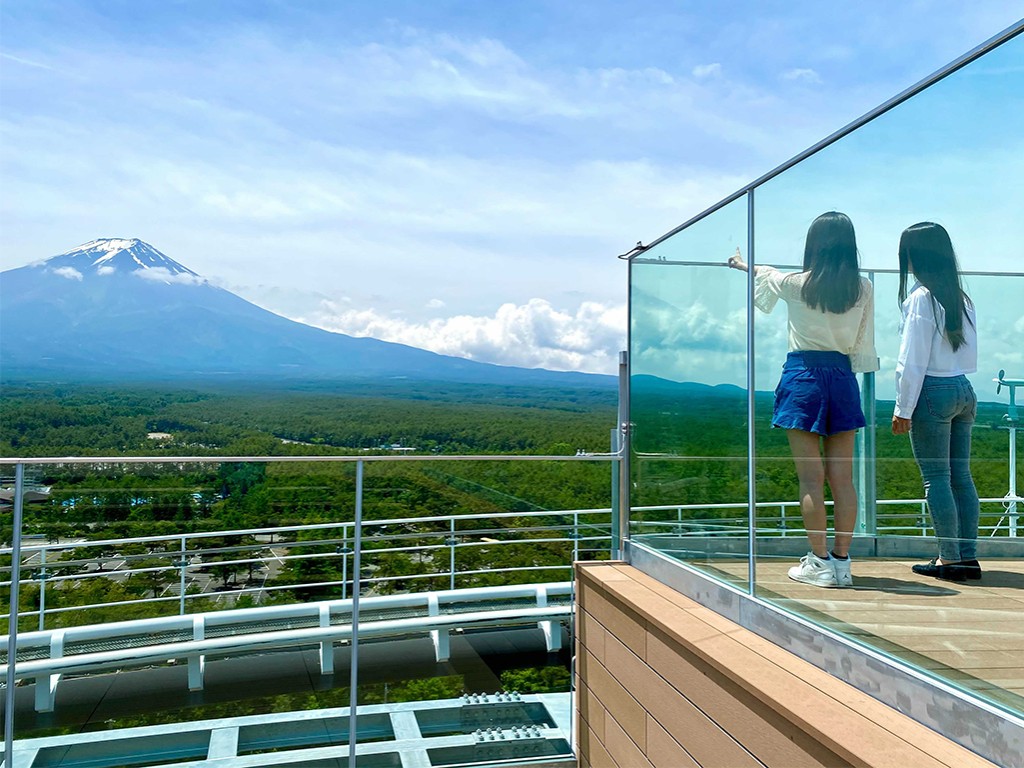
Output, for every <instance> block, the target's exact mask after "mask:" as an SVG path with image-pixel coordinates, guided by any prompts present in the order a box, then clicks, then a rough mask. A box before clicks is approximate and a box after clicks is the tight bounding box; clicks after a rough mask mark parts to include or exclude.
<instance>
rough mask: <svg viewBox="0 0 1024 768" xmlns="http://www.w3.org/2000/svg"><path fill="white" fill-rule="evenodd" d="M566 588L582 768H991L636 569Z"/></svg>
mask: <svg viewBox="0 0 1024 768" xmlns="http://www.w3.org/2000/svg"><path fill="white" fill-rule="evenodd" d="M576 576H577V592H576V595H577V598H576V599H577V604H576V690H577V697H576V718H577V726H578V727H577V730H576V733H577V739H578V752H579V761H580V765H581V766H583V767H584V768H589V767H591V766H592V767H593V768H758V767H759V766H769V768H774V767H776V766H777V767H778V768H812V767H813V766H828V767H829V768H839V767H841V766H892V767H893V768H897V767H898V768H905V767H906V766H913V768H942V767H945V768H973V767H974V766H992V765H993V763H990V762H988V761H987V760H984V759H982V758H981V757H979V756H977V755H975V754H974V753H972V752H970V751H968V750H966V749H964V748H963V747H961V746H959V745H957V744H955V743H953V742H952V741H950V740H949V739H947V738H945V737H944V736H942V735H941V734H938V733H935V732H934V731H931V730H929V729H928V728H926V727H925V726H923V725H920V724H919V723H917V722H915V721H913V720H911V719H910V718H908V717H906V716H905V715H903V714H901V713H899V712H897V711H896V710H894V709H892V708H890V707H888V706H886V705H885V704H882V703H881V702H879V701H877V700H875V699H873V698H871V697H870V696H868V695H867V694H864V693H862V692H861V691H858V690H856V689H855V688H853V687H852V686H850V685H847V684H846V683H844V682H842V681H840V680H837V679H836V678H834V677H832V676H831V675H829V674H828V673H826V672H824V671H822V670H820V669H818V668H817V667H815V666H813V665H811V664H809V663H807V662H805V661H803V660H802V659H799V658H797V657H796V656H794V655H793V654H791V653H789V652H788V651H786V650H784V649H782V648H779V647H778V646H776V645H773V644H772V643H770V642H768V641H767V640H764V639H763V638H761V637H759V636H757V635H755V634H754V633H752V632H750V631H749V630H746V629H744V628H742V627H740V626H738V625H736V624H734V623H732V622H731V621H729V620H727V619H725V618H724V617H722V616H719V615H718V614H716V613H714V612H713V611H710V610H709V609H707V608H704V607H703V606H701V605H699V604H697V603H695V602H693V601H692V600H690V599H688V598H686V597H684V596H683V595H681V594H679V593H678V592H675V591H674V590H672V589H670V588H669V587H666V586H665V585H663V584H661V583H659V582H657V581H655V580H654V579H652V578H651V577H649V576H647V575H646V574H644V573H641V572H640V571H638V570H636V569H635V568H631V567H629V566H627V565H625V564H622V563H580V564H577V568H576Z"/></svg>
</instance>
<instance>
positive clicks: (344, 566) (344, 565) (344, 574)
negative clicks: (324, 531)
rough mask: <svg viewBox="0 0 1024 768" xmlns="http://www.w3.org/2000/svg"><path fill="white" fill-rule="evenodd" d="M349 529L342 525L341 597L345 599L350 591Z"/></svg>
mask: <svg viewBox="0 0 1024 768" xmlns="http://www.w3.org/2000/svg"><path fill="white" fill-rule="evenodd" d="M348 555H349V548H348V530H347V529H346V528H345V526H344V525H343V526H341V599H342V600H344V599H346V597H347V593H348Z"/></svg>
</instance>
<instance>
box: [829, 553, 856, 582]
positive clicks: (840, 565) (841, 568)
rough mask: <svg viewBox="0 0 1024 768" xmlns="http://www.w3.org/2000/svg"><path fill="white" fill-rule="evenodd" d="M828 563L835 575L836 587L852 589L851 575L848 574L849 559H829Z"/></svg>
mask: <svg viewBox="0 0 1024 768" xmlns="http://www.w3.org/2000/svg"><path fill="white" fill-rule="evenodd" d="M828 562H830V563H832V569H833V570H834V571H835V574H836V586H837V587H852V586H853V574H851V573H850V557H849V556H847V558H846V559H845V560H840V559H839V558H838V557H830V558H829V559H828Z"/></svg>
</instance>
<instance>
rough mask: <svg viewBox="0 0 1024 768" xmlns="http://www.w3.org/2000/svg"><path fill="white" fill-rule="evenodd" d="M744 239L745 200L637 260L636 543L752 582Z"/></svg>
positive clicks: (633, 299) (633, 333)
mask: <svg viewBox="0 0 1024 768" xmlns="http://www.w3.org/2000/svg"><path fill="white" fill-rule="evenodd" d="M746 238H747V201H746V199H745V198H741V199H738V200H736V201H734V202H732V203H730V204H729V205H727V206H725V207H723V208H722V209H720V210H718V211H716V212H715V213H714V214H712V215H711V216H708V217H706V218H705V219H703V220H701V221H699V222H698V223H696V224H694V225H693V226H691V227H689V228H687V229H686V230H684V231H682V232H680V233H679V234H677V235H674V236H673V237H671V238H669V239H667V240H665V241H664V242H662V243H661V244H659V245H657V246H655V247H654V248H650V249H648V250H647V251H645V252H643V253H642V254H641V255H640V256H638V257H637V258H635V259H634V260H633V262H632V264H631V267H630V305H631V312H632V320H631V326H630V349H631V359H630V366H631V380H630V398H631V400H630V418H631V420H632V422H633V432H632V448H633V452H632V457H631V461H632V465H631V469H632V475H633V485H632V489H631V491H632V500H631V506H632V509H631V510H630V535H631V540H632V541H633V542H634V543H636V544H639V545H642V546H646V547H650V548H652V549H654V550H656V551H658V552H660V553H662V554H664V555H666V556H669V557H672V558H677V559H680V560H683V561H686V562H688V563H690V564H691V565H694V566H696V567H699V568H702V569H704V570H706V571H707V572H708V573H710V574H713V575H715V576H716V577H718V578H724V579H726V580H728V581H730V582H734V583H737V584H743V583H745V582H746V581H747V560H748V554H749V543H748V529H747V503H748V498H747V494H748V490H747V430H746V423H747V388H746V345H747V341H746V327H747V326H746V305H747V280H746V276H745V275H744V274H743V273H742V272H738V271H735V270H732V269H728V268H727V266H726V261H727V259H728V258H729V256H730V255H732V254H733V253H734V252H735V251H736V249H737V247H744V248H745V244H746Z"/></svg>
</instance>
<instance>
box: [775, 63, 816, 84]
mask: <svg viewBox="0 0 1024 768" xmlns="http://www.w3.org/2000/svg"><path fill="white" fill-rule="evenodd" d="M780 77H781V78H782V79H783V80H792V81H795V82H800V83H809V84H812V85H820V84H821V82H822V81H821V75H819V74H818V73H817V72H815V71H814V70H813V69H808V68H805V67H798V68H796V69H789V70H786V71H785V72H783V73H782V74H781V75H780Z"/></svg>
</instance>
